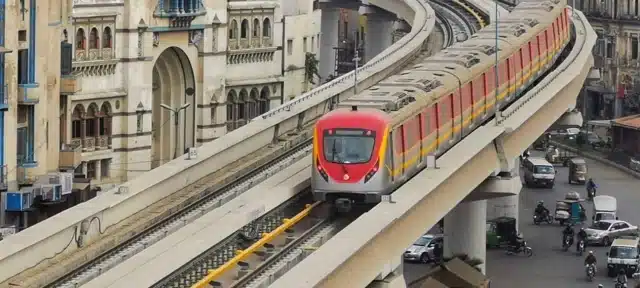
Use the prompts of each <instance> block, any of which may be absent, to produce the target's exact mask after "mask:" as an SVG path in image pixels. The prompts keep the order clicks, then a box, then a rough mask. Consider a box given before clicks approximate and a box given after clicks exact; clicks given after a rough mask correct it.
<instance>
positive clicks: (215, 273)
mask: <svg viewBox="0 0 640 288" xmlns="http://www.w3.org/2000/svg"><path fill="white" fill-rule="evenodd" d="M320 203H321V202H316V203H313V204H310V205H307V207H306V208H305V209H304V210H302V211H301V212H300V213H298V214H297V215H296V216H293V217H292V218H291V219H284V221H283V222H284V224H282V225H280V226H279V227H278V228H276V229H275V230H273V231H271V232H269V233H265V234H263V235H262V238H261V239H260V240H258V241H257V242H256V243H253V245H251V246H250V247H249V248H247V249H245V250H239V251H237V252H238V255H237V256H236V257H233V258H232V259H231V260H229V261H227V263H225V264H223V265H222V266H220V267H218V268H216V269H215V270H210V271H209V275H207V276H206V277H205V278H204V279H202V280H200V281H198V283H196V284H195V285H193V286H192V288H206V287H208V285H209V283H211V282H213V281H215V280H216V279H218V277H220V276H222V274H224V273H225V272H228V271H229V270H231V269H233V268H235V267H236V264H238V263H239V262H241V261H242V260H244V259H246V258H247V257H249V255H251V254H253V253H254V252H256V251H257V250H258V249H262V246H264V245H265V244H267V243H269V242H270V241H272V240H273V239H274V238H276V237H277V236H280V235H282V233H285V231H286V230H287V229H289V228H291V227H292V226H294V225H295V224H297V223H298V222H300V220H302V219H304V218H305V217H307V216H308V215H309V214H310V213H311V210H313V209H314V208H316V207H317V206H318V205H320Z"/></svg>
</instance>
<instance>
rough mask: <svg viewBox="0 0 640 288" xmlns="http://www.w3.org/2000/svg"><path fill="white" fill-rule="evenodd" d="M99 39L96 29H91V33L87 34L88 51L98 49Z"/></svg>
mask: <svg viewBox="0 0 640 288" xmlns="http://www.w3.org/2000/svg"><path fill="white" fill-rule="evenodd" d="M99 42H100V37H99V36H98V29H96V28H95V27H94V28H91V33H90V34H89V49H98V48H99V47H100V46H99V44H98V43H99Z"/></svg>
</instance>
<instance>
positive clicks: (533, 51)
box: [528, 36, 540, 80]
mask: <svg viewBox="0 0 640 288" xmlns="http://www.w3.org/2000/svg"><path fill="white" fill-rule="evenodd" d="M529 59H531V65H529V69H530V70H529V73H528V74H529V79H528V80H531V79H532V78H534V77H535V76H536V75H537V74H538V70H539V69H540V51H539V50H538V36H536V37H533V38H532V39H531V41H530V42H529Z"/></svg>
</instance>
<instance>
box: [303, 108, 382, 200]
mask: <svg viewBox="0 0 640 288" xmlns="http://www.w3.org/2000/svg"><path fill="white" fill-rule="evenodd" d="M388 130H389V116H388V115H387V114H385V113H384V112H382V111H379V110H376V109H366V108H361V109H360V110H359V109H358V106H352V107H351V108H346V109H345V108H339V109H336V110H334V111H332V112H329V113H327V114H326V115H324V116H322V117H321V118H320V119H318V121H317V122H316V126H315V131H314V142H313V161H314V166H315V167H314V169H313V172H312V187H311V188H312V190H313V195H314V198H315V200H317V201H327V202H332V203H336V204H338V205H349V206H350V203H351V202H357V203H377V202H379V201H380V192H381V191H380V190H381V189H382V188H384V185H383V183H384V182H383V181H382V178H384V177H385V174H388V173H385V169H383V168H384V166H385V165H384V161H385V153H387V151H386V150H387V149H386V145H385V144H386V138H387V136H386V134H387V133H388ZM386 177H388V176H386ZM338 202H342V204H340V203H338ZM347 202H348V203H347Z"/></svg>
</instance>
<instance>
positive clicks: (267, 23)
mask: <svg viewBox="0 0 640 288" xmlns="http://www.w3.org/2000/svg"><path fill="white" fill-rule="evenodd" d="M262 37H271V20H269V18H264V20H263V21H262Z"/></svg>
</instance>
